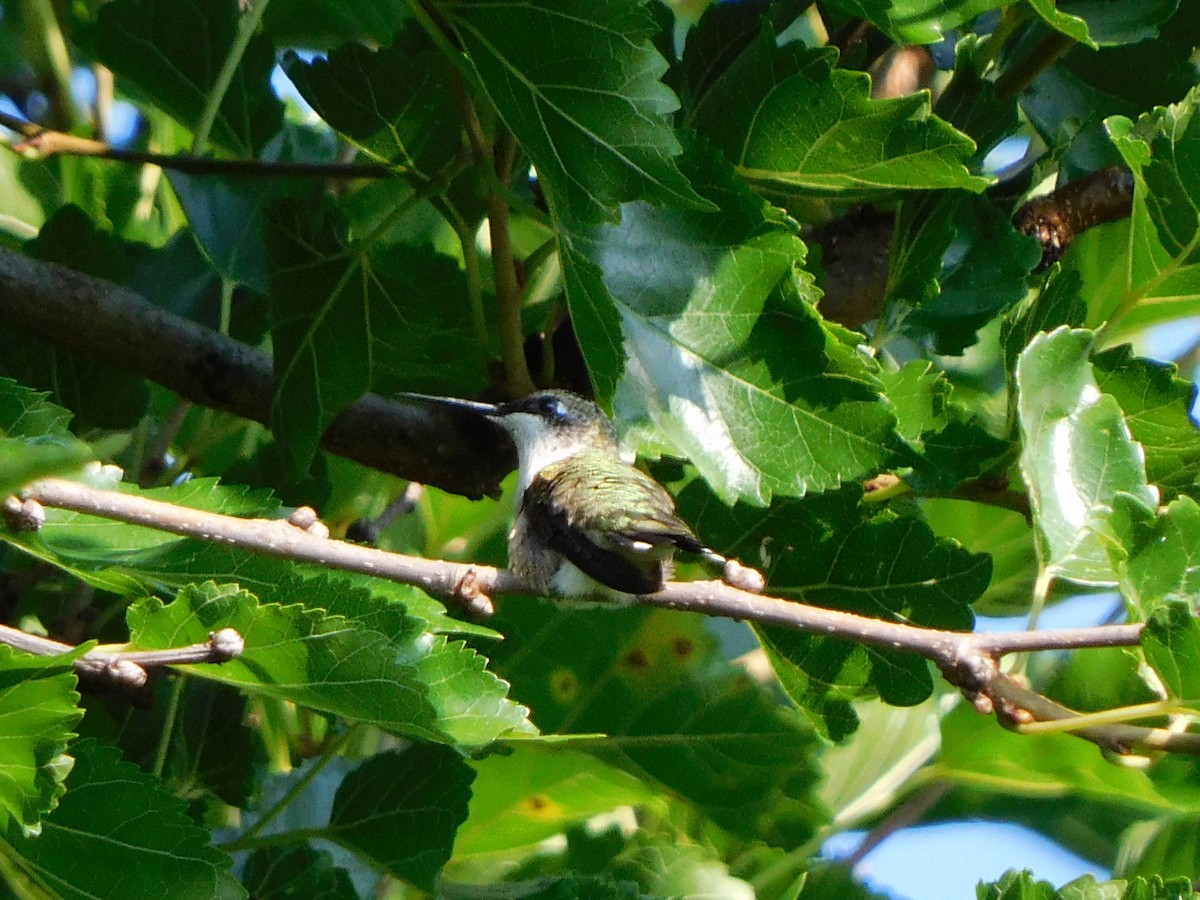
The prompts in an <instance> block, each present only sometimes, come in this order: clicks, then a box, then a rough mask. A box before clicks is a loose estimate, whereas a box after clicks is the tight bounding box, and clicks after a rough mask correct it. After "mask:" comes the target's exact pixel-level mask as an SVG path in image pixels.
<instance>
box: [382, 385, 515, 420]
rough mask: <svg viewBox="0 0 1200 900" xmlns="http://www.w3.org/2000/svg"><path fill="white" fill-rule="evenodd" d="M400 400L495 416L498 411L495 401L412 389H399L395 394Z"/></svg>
mask: <svg viewBox="0 0 1200 900" xmlns="http://www.w3.org/2000/svg"><path fill="white" fill-rule="evenodd" d="M396 396H397V397H399V398H400V399H401V400H419V401H421V402H422V403H431V404H433V405H434V406H446V407H449V408H451V409H469V410H471V411H472V412H477V413H479V414H480V415H484V416H488V417H495V416H497V415H499V413H500V407H499V406H497V405H496V404H495V403H481V402H480V401H478V400H463V399H461V398H459V397H439V396H437V395H436V394H418V393H416V392H414V391H401V392H400V393H399V394H397V395H396Z"/></svg>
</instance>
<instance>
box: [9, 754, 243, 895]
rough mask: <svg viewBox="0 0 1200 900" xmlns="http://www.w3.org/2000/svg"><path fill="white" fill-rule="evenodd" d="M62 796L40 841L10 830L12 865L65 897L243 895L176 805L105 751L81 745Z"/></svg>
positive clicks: (225, 860) (149, 779) (225, 861)
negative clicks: (65, 790) (65, 791)
mask: <svg viewBox="0 0 1200 900" xmlns="http://www.w3.org/2000/svg"><path fill="white" fill-rule="evenodd" d="M72 753H73V754H74V756H75V767H74V769H72V771H71V775H70V777H69V778H68V780H67V788H68V790H67V793H66V794H65V795H64V796H63V798H62V801H61V802H60V803H59V805H58V808H57V809H56V810H55V811H54V812H53V813H51V814H50V816H49V817H47V818H46V820H45V822H44V823H43V826H42V833H41V835H40V836H39V837H36V838H29V837H25V836H23V835H21V834H20V833H19V831H18V830H17V829H16V828H14V827H12V826H10V828H9V831H8V836H7V839H8V843H9V845H10V847H11V851H10V852H11V853H13V854H14V856H13V857H12V858H10V864H12V865H13V866H15V867H16V868H17V869H18V871H20V872H21V873H22V874H23V875H24V876H25V877H27V878H29V879H30V880H31V881H32V883H33V884H35V885H37V886H38V887H39V888H41V889H42V890H44V891H47V892H49V894H50V895H51V896H54V897H62V898H64V900H74V898H79V900H86V898H95V897H114V896H120V897H123V898H126V900H153V898H160V897H162V896H163V895H164V894H169V895H170V896H171V897H177V898H180V900H191V898H195V900H201V898H204V900H218V898H230V900H232V898H240V897H245V896H246V892H245V891H244V890H243V889H242V888H241V886H240V885H239V884H238V883H237V882H236V881H235V880H234V879H233V878H232V877H231V876H230V874H229V871H228V870H229V864H230V862H231V861H232V860H231V859H230V858H229V857H228V856H226V855H225V854H224V853H221V852H220V851H218V850H214V849H213V848H212V847H211V846H209V834H208V832H207V831H205V830H204V829H202V828H200V827H199V826H197V825H196V824H195V823H194V822H193V821H192V820H191V819H190V818H188V815H187V812H186V806H185V804H184V802H183V801H182V800H180V799H179V798H178V797H176V796H174V795H173V794H170V793H168V792H167V791H165V790H164V789H163V788H162V786H161V785H160V784H159V783H158V781H157V780H156V779H155V778H154V777H153V776H151V775H147V774H146V773H144V772H142V771H141V770H140V769H138V768H137V766H135V765H133V764H132V763H127V762H124V761H123V760H121V758H120V755H119V754H118V753H117V751H116V750H114V749H113V748H111V747H107V746H104V745H103V744H100V743H98V742H97V741H92V740H85V741H79V742H78V743H76V744H75V746H74V747H73V748H72Z"/></svg>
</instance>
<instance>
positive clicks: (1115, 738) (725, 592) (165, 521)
mask: <svg viewBox="0 0 1200 900" xmlns="http://www.w3.org/2000/svg"><path fill="white" fill-rule="evenodd" d="M23 496H24V497H25V498H27V500H36V501H37V502H39V503H41V504H42V505H43V506H48V507H56V508H61V509H71V510H75V511H77V512H81V513H87V514H90V515H97V516H102V517H105V518H109V519H115V520H117V521H122V522H127V523H130V524H135V525H143V526H146V527H150V528H156V529H159V530H162V531H169V532H171V533H173V534H180V535H185V536H188V537H193V538H198V539H200V540H206V541H213V542H219V543H222V544H226V545H235V546H238V547H241V548H243V549H246V550H252V551H256V552H260V553H266V554H268V555H271V556H275V557H280V558H284V559H294V560H300V561H304V562H312V563H317V564H318V565H323V566H326V567H328V568H334V569H342V570H345V571H353V572H360V573H363V574H367V575H373V576H377V577H381V578H387V579H390V580H393V581H397V582H400V583H403V584H412V585H416V586H418V587H420V588H422V589H423V590H425V591H426V592H428V593H431V594H435V595H438V596H441V597H446V598H449V599H452V600H455V601H457V602H460V603H462V604H464V605H466V606H467V608H468V609H469V610H471V611H472V612H474V613H475V614H479V615H485V614H487V612H488V611H489V609H490V605H491V604H490V599H489V598H490V597H495V596H499V595H512V594H525V595H530V594H533V593H535V592H533V591H531V590H530V589H529V587H528V586H527V585H526V584H524V583H523V582H522V581H521V580H520V579H519V578H517V577H516V576H515V575H513V574H512V573H511V572H508V571H505V570H502V569H496V568H494V567H492V566H483V565H468V564H463V563H455V562H443V561H438V560H429V559H423V558H421V557H412V556H404V555H401V554H398V553H388V552H385V551H383V550H377V549H374V548H370V547H362V546H358V545H355V544H349V543H346V542H343V541H336V540H330V539H328V538H327V537H324V536H322V532H321V530H320V529H318V528H316V526H317V525H319V524H320V523H319V521H317V520H316V518H315V514H313V513H311V510H297V511H296V512H295V513H293V516H292V517H291V520H290V521H289V520H282V519H239V518H236V517H233V516H225V515H220V514H218V513H211V512H206V511H203V510H197V509H190V508H187V507H179V506H174V505H172V504H169V503H163V502H160V501H157V500H150V499H148V498H146V497H140V496H136V495H133V494H125V493H120V492H117V491H108V490H102V489H99V488H93V487H89V486H88V485H86V484H80V483H77V482H72V481H64V480H61V479H53V478H52V479H46V480H43V481H38V482H35V483H34V484H31V485H29V486H28V487H27V488H26V489H25V491H24V492H23ZM309 519H311V520H312V521H311V522H309ZM306 522H308V527H303V526H304V525H305V523H306ZM633 603H634V604H636V605H640V606H648V607H657V608H661V609H673V610H686V611H689V612H696V613H702V614H704V615H710V616H720V617H723V618H729V619H741V620H746V621H751V622H757V623H761V624H764V625H775V626H779V627H782V628H789V629H792V630H795V631H803V632H809V633H812V634H822V635H828V636H833V637H839V638H843V639H845V640H849V641H854V642H857V643H860V644H864V645H869V646H874V647H880V648H884V649H888V650H902V651H907V652H910V653H915V654H917V655H919V656H922V657H924V658H925V659H928V660H930V661H932V662H933V663H935V664H936V665H937V666H938V668H939V669H941V671H942V673H943V675H944V676H945V677H946V679H947V680H948V681H949V682H950V683H951V684H954V685H956V686H957V687H959V688H960V689H961V690H962V691H963V692H964V693H965V694H966V695H967V696H968V697H970V698H972V699H973V700H974V701H975V704H976V706H977V708H979V709H980V710H981V711H985V712H991V711H995V712H996V713H997V715H998V716H999V718H1000V720H1001V722H1002V723H1003V724H1005V725H1006V726H1009V727H1015V726H1017V725H1021V724H1025V723H1028V722H1032V721H1039V720H1043V721H1044V720H1059V719H1067V720H1069V719H1071V718H1078V717H1079V713H1076V712H1075V711H1073V710H1070V709H1067V708H1066V707H1063V706H1061V705H1059V704H1057V703H1054V702H1053V701H1051V700H1049V699H1047V698H1046V697H1043V696H1041V695H1040V694H1037V693H1034V692H1033V691H1030V690H1028V689H1026V688H1023V687H1021V686H1020V685H1019V684H1017V683H1016V682H1015V681H1013V680H1012V679H1011V678H1009V677H1008V676H1007V675H1005V674H1003V673H1002V672H1000V670H999V664H998V660H999V658H1000V657H1002V656H1004V655H1006V654H1009V653H1024V652H1030V651H1035V650H1065V649H1083V648H1091V647H1130V646H1136V645H1137V644H1138V643H1139V641H1140V639H1141V634H1142V628H1143V626H1142V625H1140V624H1130V625H1097V626H1093V627H1090V628H1067V629H1058V630H1045V631H1022V632H1012V633H1000V634H997V633H983V634H977V633H973V632H958V631H945V630H941V629H933V628H921V627H917V626H914V625H907V624H904V623H902V622H890V621H884V620H882V619H872V618H868V617H866V616H860V615H855V614H853V613H848V612H842V611H840V610H834V609H826V608H823V607H818V606H810V605H808V604H806V603H801V602H796V601H792V600H786V599H783V598H781V597H770V596H763V595H760V594H753V593H748V592H746V591H744V590H739V589H737V588H735V587H731V586H730V585H728V584H725V583H723V582H719V581H696V582H672V583H670V584H668V585H666V586H665V587H664V588H663V589H662V590H661V591H659V592H658V593H655V594H647V595H644V596H639V597H635V598H633ZM38 640H41V639H38ZM64 649H70V648H63V647H62V646H61V645H59V646H57V647H56V648H55V650H54V651H53V652H55V653H59V652H63V650H64ZM189 651H190V648H184V649H183V650H179V651H169V652H170V653H172V654H174V655H173V656H172V657H171V658H170V659H169V660H164V659H163V657H162V655H161V654H160V653H158V652H156V655H154V656H152V657H149V658H147V657H145V656H140V655H132V656H130V655H128V654H125V655H124V656H125V658H126V659H127V660H129V661H134V660H135V661H137V662H138V663H141V664H154V665H164V664H172V663H181V662H197V661H215V660H213V658H212V656H211V655H209V656H206V657H205V658H204V659H203V660H198V659H195V658H193V657H192V656H191V655H189ZM216 651H217V647H216V646H215V645H214V646H210V647H208V652H209V654H212V653H214V652H216ZM166 652H168V651H162V653H166ZM191 652H194V651H191ZM118 656H121V654H118ZM1072 733H1073V734H1076V735H1077V736H1079V737H1082V738H1085V739H1086V740H1089V741H1092V742H1093V743H1096V744H1098V745H1099V746H1101V747H1103V748H1105V749H1108V750H1112V751H1115V752H1119V753H1129V752H1132V751H1134V750H1137V749H1139V748H1152V749H1158V750H1171V751H1174V752H1184V753H1192V754H1200V735H1196V734H1180V733H1175V732H1168V731H1165V730H1163V729H1154V728H1143V727H1139V726H1133V725H1124V724H1113V725H1101V726H1089V727H1083V728H1079V729H1077V730H1073V731H1072Z"/></svg>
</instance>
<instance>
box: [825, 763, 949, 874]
mask: <svg viewBox="0 0 1200 900" xmlns="http://www.w3.org/2000/svg"><path fill="white" fill-rule="evenodd" d="M952 787H953V785H952V784H951V783H950V782H948V781H942V782H937V783H935V784H931V785H929V786H928V787H927V788H925V789H924V790H920V791H917V792H916V793H915V794H913V795H912V796H910V797H908V798H907V799H906V800H905V801H904V802H903V803H901V804H900V805H899V806H897V807H896V808H895V809H894V810H892V812H891V813H889V814H888V815H887V817H886V818H884V819H883V820H882V821H881V822H879V824H877V825H876V826H875V827H874V828H872V829H871V830H870V831H869V832H868V833H867V835H866V837H864V838H863V839H862V841H861V842H859V845H858V846H857V847H855V848H854V850H853V852H852V853H850V855H849V856H845V857H842V858H841V859H839V860H838V862H840V863H842V864H843V865H845V866H846V867H847V868H850V869H853V868H855V867H856V866H857V865H858V864H859V863H860V862H862V861H863V858H864V857H866V856H867V854H869V853H870V852H871V851H872V850H874V849H875V848H876V847H878V846H879V845H880V844H882V843H883V842H884V841H886V840H887V839H888V838H889V837H891V836H892V835H893V834H895V833H896V832H897V831H900V830H902V829H904V828H908V827H909V826H910V825H915V824H916V823H917V822H919V821H921V818H922V817H923V816H924V815H925V813H927V812H929V810H931V809H933V807H934V806H936V805H937V803H938V801H939V800H941V799H942V798H943V797H945V796H946V795H947V794H948V793H950V790H951V788H952Z"/></svg>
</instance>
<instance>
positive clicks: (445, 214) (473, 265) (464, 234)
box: [430, 197, 489, 356]
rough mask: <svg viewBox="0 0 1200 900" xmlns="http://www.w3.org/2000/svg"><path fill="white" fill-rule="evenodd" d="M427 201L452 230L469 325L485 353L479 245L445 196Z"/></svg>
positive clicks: (455, 208) (474, 233)
mask: <svg viewBox="0 0 1200 900" xmlns="http://www.w3.org/2000/svg"><path fill="white" fill-rule="evenodd" d="M430 203H431V204H432V205H433V207H434V208H435V209H436V210H437V211H438V212H440V213H441V214H442V218H444V219H445V220H446V222H447V224H448V225H449V226H450V227H451V228H452V229H453V230H454V234H455V236H456V237H457V238H458V243H459V248H460V249H461V250H462V257H463V270H464V271H465V272H466V275H467V300H468V302H469V303H470V306H471V325H472V327H473V328H474V329H475V344H476V346H478V348H479V350H480V353H482V354H483V355H484V356H486V355H487V349H488V343H489V342H488V328H487V316H486V314H485V312H484V308H483V276H482V274H481V272H480V268H479V244H478V241H476V239H475V238H476V231H475V229H473V228H472V227H471V223H469V222H468V221H467V220H466V219H465V218H464V217H463V215H462V213H460V212H459V211H458V209H457V207H455V205H454V204H453V203H452V202H450V201H449V200H448V199H446V198H443V197H434V198H431V200H430Z"/></svg>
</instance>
